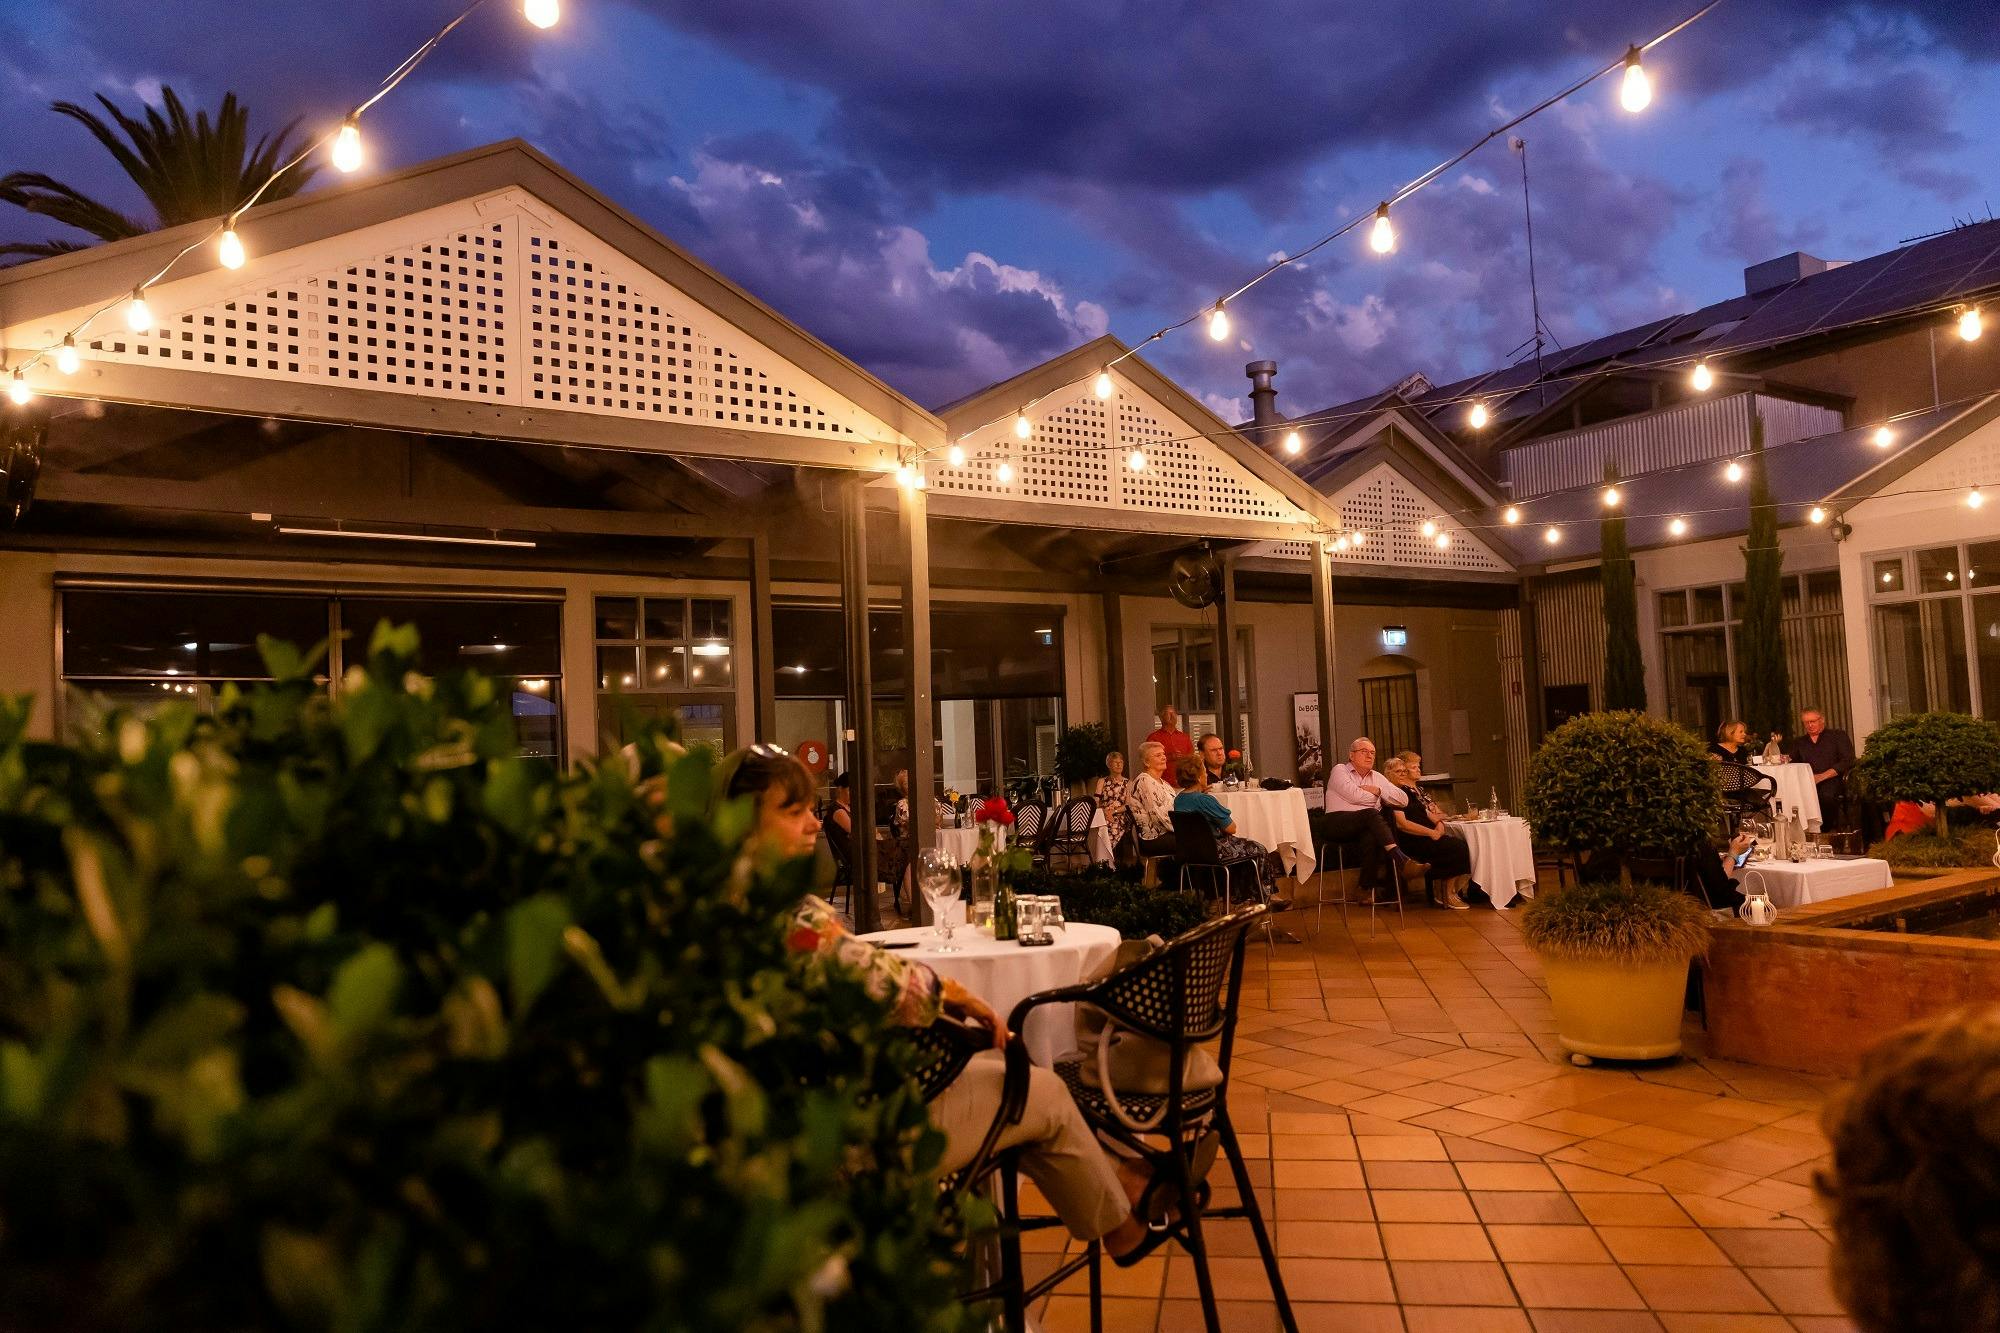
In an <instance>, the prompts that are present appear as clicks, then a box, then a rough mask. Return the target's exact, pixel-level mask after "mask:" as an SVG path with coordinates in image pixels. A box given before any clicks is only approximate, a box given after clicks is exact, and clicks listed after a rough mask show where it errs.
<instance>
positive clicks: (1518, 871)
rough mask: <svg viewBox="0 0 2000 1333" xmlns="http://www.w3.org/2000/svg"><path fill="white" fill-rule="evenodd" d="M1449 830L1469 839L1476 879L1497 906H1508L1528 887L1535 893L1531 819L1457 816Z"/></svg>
mask: <svg viewBox="0 0 2000 1333" xmlns="http://www.w3.org/2000/svg"><path fill="white" fill-rule="evenodd" d="M1445 828H1446V830H1447V831H1449V832H1451V833H1455V834H1457V835H1458V836H1459V837H1461V838H1463V839H1465V845H1466V847H1467V848H1468V849H1469V850H1470V851H1471V852H1472V879H1473V882H1474V883H1476V884H1478V885H1479V887H1480V888H1482V889H1484V890H1486V896H1487V897H1488V898H1490V899H1492V900H1493V905H1494V906H1495V907H1505V906H1507V905H1508V904H1509V903H1511V902H1513V901H1514V899H1515V898H1517V897H1519V896H1520V895H1521V894H1522V892H1523V891H1524V890H1525V892H1526V893H1527V896H1528V897H1530V898H1532V897H1534V896H1535V845H1534V843H1533V842H1532V841H1531V840H1530V839H1529V837H1528V821H1527V820H1525V819H1522V818H1521V817H1520V816H1519V815H1509V816H1507V818H1505V819H1488V820H1471V819H1461V820H1453V821H1452V822H1451V823H1448V824H1446V825H1445Z"/></svg>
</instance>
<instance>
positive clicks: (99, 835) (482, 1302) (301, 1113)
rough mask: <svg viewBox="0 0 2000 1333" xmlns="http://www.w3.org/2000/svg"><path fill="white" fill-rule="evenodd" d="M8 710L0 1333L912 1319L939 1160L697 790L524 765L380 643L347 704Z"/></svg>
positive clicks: (348, 688) (2, 880) (0, 971)
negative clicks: (70, 727)
mask: <svg viewBox="0 0 2000 1333" xmlns="http://www.w3.org/2000/svg"><path fill="white" fill-rule="evenodd" d="M266 660H267V663H268V664H269V666H270V667H271V670H272V674H273V675H274V676H276V677H277V682H276V683H275V684H273V685H270V686H265V687H258V688H256V689H254V690H251V691H248V692H241V693H239V692H238V691H236V690H234V689H225V690H224V691H223V692H222V695H221V697H220V700H219V702H218V706H217V711H216V715H215V716H214V717H212V718H205V717H200V716H198V715H197V714H196V713H195V711H194V710H193V709H192V708H191V707H188V706H184V705H183V706H178V707H177V706H172V705H169V706H167V707H164V708H163V709H161V710H160V711H159V712H158V713H156V714H154V715H152V716H151V717H149V718H147V719H141V718H138V717H135V716H133V715H131V714H129V713H120V712H113V713H111V714H110V715H109V716H108V717H107V718H106V719H105V734H104V739H103V740H101V741H99V742H95V743H87V744H83V745H81V746H78V747H74V748H72V747H64V746H55V745H46V744H37V743H34V742H31V741H29V740H27V739H26V738H25V735H24V729H25V722H26V717H27V710H26V707H25V701H22V700H15V701H10V702H8V703H6V704H5V705H4V706H0V1310H4V1311H5V1312H6V1313H5V1316H4V1317H0V1323H4V1324H5V1325H6V1326H7V1327H8V1328H9V1329H20V1330H40V1329H58V1328H60V1329H84V1328H121V1329H138V1330H152V1329H160V1330H165V1329H186V1328H205V1329H251V1328H256V1329H268V1328H309V1329H353V1330H376V1329H404V1328H408V1329H419V1328H421V1329H457V1328H466V1329H472V1328H482V1329H483V1328H498V1327H532V1328H604V1329H611V1328H637V1327H649V1328H674V1329H691V1330H715V1331H716V1333H723V1331H724V1330H729V1331H730V1333H746V1331H748V1330H759V1331H761V1330H792V1329H822V1328H824V1329H854V1330H870V1329H879V1328H925V1329H931V1328H945V1327H952V1326H956V1325H957V1324H958V1322H959V1319H960V1316H959V1314H958V1311H957V1310H956V1307H955V1306H954V1304H953V1301H952V1292H953V1289H954V1275H953V1266H952V1263H951V1260H950V1242H951V1236H952V1231H953V1227H954V1223H953V1221H952V1219H949V1218H946V1217H944V1216H942V1215H941V1210H940V1208H939V1204H938V1196H937V1192H936V1189H935V1187H934V1185H932V1184H931V1182H930V1181H929V1180H928V1179H927V1178H926V1177H925V1176H924V1175H923V1174H921V1172H920V1170H919V1168H921V1167H923V1166H925V1165H927V1164H929V1163H930V1162H932V1161H934V1160H935V1154H936V1152H937V1150H938V1146H939V1145H938V1140H937V1136H936V1135H935V1134H934V1133H933V1132H932V1131H931V1130H930V1129H929V1127H928V1123H927V1120H926V1117H925V1113H924V1110H923V1107H922V1105H921V1103H920V1101H919V1099H918V1097H917V1094H916V1092H915V1090H914V1088H913V1087H912V1085H911V1084H910V1082H909V1080H908V1078H907V1072H908V1071H907V1058H908V1057H907V1056H906V1055H905V1054H904V1053H903V1052H902V1050H901V1047H900V1045H899V1043H897V1042H895V1041H894V1040H891V1039H889V1038H890V1030H889V1029H887V1028H886V1027H885V1021H884V1020H885V1017H886V1015H885V1014H884V1012H883V1009H882V1006H881V1003H880V1002H879V1001H878V1000H877V999H875V998H874V997H871V996H869V995H867V994H866V993H864V992H863V990H862V989H861V987H859V986H858V985H857V984H855V983H853V982H852V981H851V980H849V979H847V978H845V977H843V976H840V975H833V974H824V975H823V974H820V973H817V972H810V971H802V970H801V969H800V968H799V967H798V966H797V965H796V963H795V961H794V955H793V954H792V952H791V949H790V933H791V927H790V910H791V908H792V906H793V905H794V904H795V903H796V901H797V898H798V895H799V894H800V893H801V892H802V891H803V890H804V888H805V887H806V886H805V885H804V883H803V882H802V879H801V877H802V875H803V874H804V873H805V872H804V871H803V869H800V868H793V869H792V870H790V871H788V872H779V873H761V872H758V871H756V870H754V869H753V867H752V866H751V864H750V863H749V862H748V860H747V859H745V858H741V857H739V856H738V854H737V852H738V847H739V845H740V842H741V839H742V835H743V833H744V832H745V830H746V828H747V826H748V812H747V811H745V810H742V809H735V808H732V809H729V810H726V811H725V812H724V813H723V814H722V815H721V816H720V817H718V818H714V819H711V818H710V817H709V816H708V815H707V814H706V807H707V803H708V775H709V766H708V761H707V759H706V758H705V757H703V756H699V755H687V756H681V755H679V754H678V753H677V752H676V751H674V750H673V749H672V748H671V747H669V746H665V745H663V744H661V743H660V742H659V739H658V738H657V737H653V736H648V737H646V738H644V739H643V740H642V741H641V742H640V744H639V746H638V755H639V760H638V763H637V765H636V768H637V772H631V771H628V766H627V765H626V764H625V763H623V762H613V763H609V764H606V765H604V766H603V767H590V766H583V767H579V768H578V769H577V770H576V771H573V772H568V773H564V772H558V771H556V770H555V769H554V768H553V767H551V766H549V765H547V764H544V763H541V762H538V761H534V760H525V759H521V758H518V757H515V756H514V755H513V753H512V751H513V744H514V742H513V736H512V727H511V724H510V719H509V717H508V713H507V706H506V703H505V696H504V695H500V694H496V691H495V690H494V687H493V686H492V685H491V684H490V683H489V682H487V681H485V680H483V679H481V678H478V677H475V676H471V675H459V674H452V675H447V676H443V677H439V678H437V679H435V680H429V679H425V678H423V677H420V676H418V675H416V674H415V673H414V672H413V670H412V667H413V663H414V661H415V638H414V634H413V633H412V632H410V631H407V630H403V631H392V630H388V629H387V628H386V627H385V628H384V629H382V630H380V631H378V632H377V634H376V636H375V639H374V641H373V643H372V644H371V646H370V651H369V653H368V656H367V662H366V665H365V666H357V667H354V668H353V669H351V670H350V672H349V673H348V676H347V677H346V679H345V681H344V686H343V690H342V693H341V696H340V698H339V699H338V700H337V701H333V700H329V699H327V698H326V697H325V696H324V695H322V694H321V693H319V692H318V691H317V690H316V689H315V688H314V686H313V685H312V683H311V679H310V676H309V674H308V663H307V660H306V658H305V657H304V656H303V655H301V654H299V653H297V652H294V651H292V650H290V649H289V648H285V647H283V646H281V645H266Z"/></svg>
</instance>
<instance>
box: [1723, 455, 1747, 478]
mask: <svg viewBox="0 0 2000 1333" xmlns="http://www.w3.org/2000/svg"><path fill="white" fill-rule="evenodd" d="M1722 475H1723V476H1724V477H1726V478H1728V479H1729V480H1730V481H1741V480H1743V465H1742V464H1741V463H1739V462H1737V461H1736V460H1735V459H1733V458H1732V459H1731V460H1729V466H1728V467H1726V468H1724V469H1722Z"/></svg>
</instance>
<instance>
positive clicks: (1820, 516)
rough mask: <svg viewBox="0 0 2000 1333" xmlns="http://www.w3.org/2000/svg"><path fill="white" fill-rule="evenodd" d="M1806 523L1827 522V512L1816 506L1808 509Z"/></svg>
mask: <svg viewBox="0 0 2000 1333" xmlns="http://www.w3.org/2000/svg"><path fill="white" fill-rule="evenodd" d="M1806 522H1808V523H1824V522H1826V510H1824V509H1821V508H1820V507H1819V506H1818V505H1814V506H1813V507H1812V508H1811V509H1808V510H1807V511H1806Z"/></svg>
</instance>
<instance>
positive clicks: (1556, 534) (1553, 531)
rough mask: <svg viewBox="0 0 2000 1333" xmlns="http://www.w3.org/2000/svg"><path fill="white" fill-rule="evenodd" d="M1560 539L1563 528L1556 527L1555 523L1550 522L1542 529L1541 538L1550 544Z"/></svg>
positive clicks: (1552, 544)
mask: <svg viewBox="0 0 2000 1333" xmlns="http://www.w3.org/2000/svg"><path fill="white" fill-rule="evenodd" d="M1562 539H1563V530H1562V529H1561V528H1559V527H1557V526H1556V525H1555V524H1553V523H1551V524H1549V525H1548V526H1547V527H1546V528H1543V529H1542V540H1543V541H1545V542H1547V543H1548V544H1549V545H1550V546H1554V545H1556V544H1557V543H1559V542H1561V541H1562Z"/></svg>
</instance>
